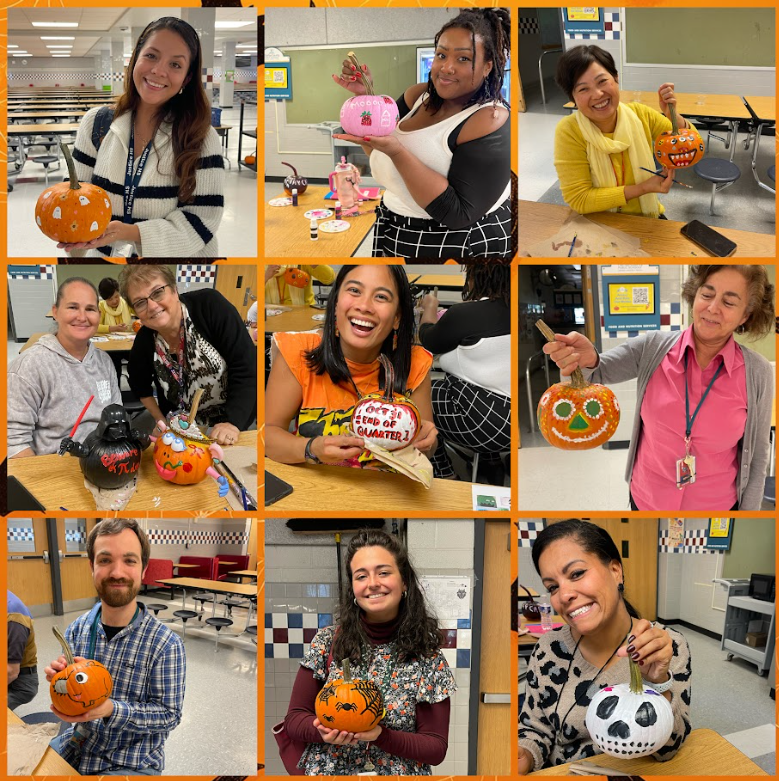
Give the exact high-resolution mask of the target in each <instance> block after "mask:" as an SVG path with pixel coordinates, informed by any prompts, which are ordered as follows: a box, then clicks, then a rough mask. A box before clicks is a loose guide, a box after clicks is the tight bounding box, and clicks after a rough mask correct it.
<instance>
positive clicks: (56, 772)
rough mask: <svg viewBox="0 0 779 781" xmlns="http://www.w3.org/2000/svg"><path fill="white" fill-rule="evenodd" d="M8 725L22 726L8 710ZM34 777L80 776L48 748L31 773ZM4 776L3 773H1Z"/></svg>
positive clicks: (19, 720)
mask: <svg viewBox="0 0 779 781" xmlns="http://www.w3.org/2000/svg"><path fill="white" fill-rule="evenodd" d="M7 710H8V725H9V726H10V725H11V724H24V722H23V721H22V720H21V719H20V718H19V717H18V716H17V715H16V714H15V713H14V712H13V711H12V710H11V709H10V708H8V709H7ZM32 774H33V775H34V776H80V775H81V773H79V772H78V770H76V768H74V767H73V766H72V765H70V764H68V763H67V762H66V761H65V760H64V759H63V758H62V757H61V756H60V755H59V754H58V753H57V752H56V751H55V750H54V749H53V748H51V747H49V748H47V749H46V751H44V752H43V757H42V758H41V761H40V762H39V763H38V764H37V765H36V766H35V770H33V771H32ZM3 775H5V772H4V773H3Z"/></svg>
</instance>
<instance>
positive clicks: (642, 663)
mask: <svg viewBox="0 0 779 781" xmlns="http://www.w3.org/2000/svg"><path fill="white" fill-rule="evenodd" d="M638 663H639V665H640V666H641V667H643V666H644V660H643V659H639V660H638Z"/></svg>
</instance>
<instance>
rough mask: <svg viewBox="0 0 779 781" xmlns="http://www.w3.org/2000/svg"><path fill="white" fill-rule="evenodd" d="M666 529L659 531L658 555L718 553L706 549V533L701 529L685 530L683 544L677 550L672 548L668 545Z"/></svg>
mask: <svg viewBox="0 0 779 781" xmlns="http://www.w3.org/2000/svg"><path fill="white" fill-rule="evenodd" d="M669 536H670V535H669V532H668V529H664V530H662V531H660V537H659V544H658V551H659V552H660V553H718V552H719V551H716V550H713V549H710V548H707V547H706V532H705V531H704V530H703V529H693V530H692V531H687V530H685V532H684V544H683V545H682V546H681V547H679V548H672V547H671V546H670V545H669V544H668V540H669Z"/></svg>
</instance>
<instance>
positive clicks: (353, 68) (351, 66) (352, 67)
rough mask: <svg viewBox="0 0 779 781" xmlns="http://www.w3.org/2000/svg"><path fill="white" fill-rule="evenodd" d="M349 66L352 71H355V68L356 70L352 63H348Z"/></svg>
mask: <svg viewBox="0 0 779 781" xmlns="http://www.w3.org/2000/svg"><path fill="white" fill-rule="evenodd" d="M349 67H350V68H351V69H352V70H353V71H356V70H357V68H355V67H354V65H350V66H349Z"/></svg>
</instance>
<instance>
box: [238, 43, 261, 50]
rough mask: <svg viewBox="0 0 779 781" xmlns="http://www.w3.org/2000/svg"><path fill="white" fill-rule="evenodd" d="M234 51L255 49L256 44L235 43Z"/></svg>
mask: <svg viewBox="0 0 779 781" xmlns="http://www.w3.org/2000/svg"><path fill="white" fill-rule="evenodd" d="M235 48H236V49H256V48H257V44H256V43H236V44H235Z"/></svg>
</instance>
